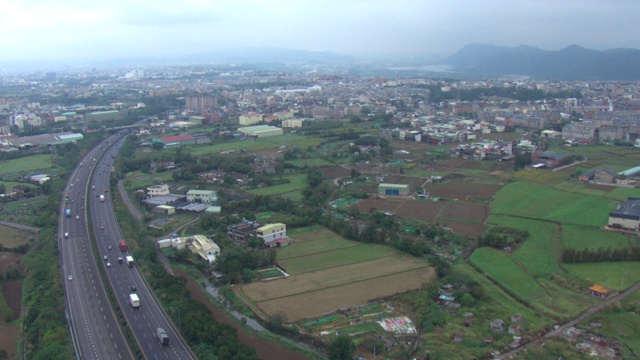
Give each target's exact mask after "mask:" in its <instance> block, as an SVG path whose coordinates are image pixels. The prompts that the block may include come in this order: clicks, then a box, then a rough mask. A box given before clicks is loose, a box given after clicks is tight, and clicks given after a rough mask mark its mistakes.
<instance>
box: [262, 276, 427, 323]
mask: <svg viewBox="0 0 640 360" xmlns="http://www.w3.org/2000/svg"><path fill="white" fill-rule="evenodd" d="M434 279H435V271H433V269H431V268H421V269H416V270H411V271H407V272H403V273H399V274H392V275H387V276H382V277H379V278H375V279H369V280H364V281H358V282H356V283H352V284H346V285H341V286H336V287H332V288H327V289H320V290H316V291H311V292H307V293H303V294H298V295H293V296H287V297H283V298H279V299H274V300H268V301H264V302H260V303H258V304H257V305H258V306H259V307H260V309H261V310H262V311H264V312H265V313H266V314H268V315H272V314H275V313H277V312H279V311H282V309H286V315H287V319H288V321H299V320H302V319H306V318H310V317H313V316H318V315H320V314H325V313H329V312H333V311H336V310H337V309H340V308H343V307H352V306H357V305H361V304H366V303H367V302H368V301H369V300H373V299H378V298H381V297H386V296H390V295H393V294H397V293H401V292H406V291H409V290H413V289H416V288H418V287H419V286H420V285H421V284H425V283H428V282H431V281H433V280H434ZM278 281H280V280H274V282H278Z"/></svg>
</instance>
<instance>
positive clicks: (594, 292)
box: [589, 284, 611, 299]
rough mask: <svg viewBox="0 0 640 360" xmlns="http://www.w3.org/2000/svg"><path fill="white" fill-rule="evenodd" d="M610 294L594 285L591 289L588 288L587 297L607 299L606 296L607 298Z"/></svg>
mask: <svg viewBox="0 0 640 360" xmlns="http://www.w3.org/2000/svg"><path fill="white" fill-rule="evenodd" d="M610 293H611V290H609V289H607V288H606V287H604V286H602V285H598V284H594V285H593V286H592V287H590V288H589V295H591V296H593V297H596V298H598V299H605V298H607V296H609V294H610Z"/></svg>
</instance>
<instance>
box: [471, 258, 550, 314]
mask: <svg viewBox="0 0 640 360" xmlns="http://www.w3.org/2000/svg"><path fill="white" fill-rule="evenodd" d="M471 261H472V262H473V263H474V264H476V265H477V266H478V267H480V268H481V269H483V270H484V271H486V272H487V274H489V275H490V276H491V277H493V278H494V279H496V281H498V282H500V283H501V284H502V285H503V286H504V287H505V288H507V289H509V290H511V291H512V292H513V293H515V294H517V295H518V296H519V297H521V298H522V299H523V300H525V301H529V302H534V301H536V300H538V299H540V298H542V297H543V296H544V290H543V289H542V288H541V287H540V286H539V285H538V284H537V283H536V282H535V281H534V280H533V279H532V278H531V277H530V276H529V274H527V273H526V272H525V271H524V270H523V269H522V268H520V267H519V266H518V265H517V264H516V263H515V262H513V260H511V259H510V258H509V257H508V256H507V254H505V253H503V252H501V251H498V250H495V249H492V248H479V249H477V250H476V251H474V252H473V254H471Z"/></svg>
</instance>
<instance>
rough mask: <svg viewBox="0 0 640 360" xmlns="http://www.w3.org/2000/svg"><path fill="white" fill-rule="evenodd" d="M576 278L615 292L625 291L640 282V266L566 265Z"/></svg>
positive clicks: (614, 264) (622, 263)
mask: <svg viewBox="0 0 640 360" xmlns="http://www.w3.org/2000/svg"><path fill="white" fill-rule="evenodd" d="M564 267H565V269H567V270H569V273H570V274H571V275H574V276H575V277H576V278H578V279H580V280H582V281H587V282H588V283H589V284H591V283H596V284H600V285H603V286H605V287H608V288H609V289H613V290H624V289H626V288H627V287H629V286H631V285H633V284H635V283H636V282H638V281H640V264H638V263H637V262H632V261H630V262H601V263H584V264H564Z"/></svg>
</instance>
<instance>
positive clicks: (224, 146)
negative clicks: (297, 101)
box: [191, 135, 325, 156]
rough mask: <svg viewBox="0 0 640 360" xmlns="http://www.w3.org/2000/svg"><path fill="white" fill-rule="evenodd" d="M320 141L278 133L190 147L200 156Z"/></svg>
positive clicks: (306, 144) (317, 143) (311, 143)
mask: <svg viewBox="0 0 640 360" xmlns="http://www.w3.org/2000/svg"><path fill="white" fill-rule="evenodd" d="M322 141H325V140H323V139H320V138H314V137H305V136H299V135H280V136H271V137H266V138H260V139H247V140H240V141H227V142H223V143H215V144H211V145H204V146H196V147H193V148H192V151H191V154H193V156H201V155H206V154H213V153H219V152H220V151H228V150H235V151H240V150H245V151H247V152H252V151H260V150H268V149H277V148H279V147H280V146H283V145H284V146H287V147H290V146H305V147H306V146H312V147H315V146H317V145H319V144H320V143H321V142H322Z"/></svg>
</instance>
